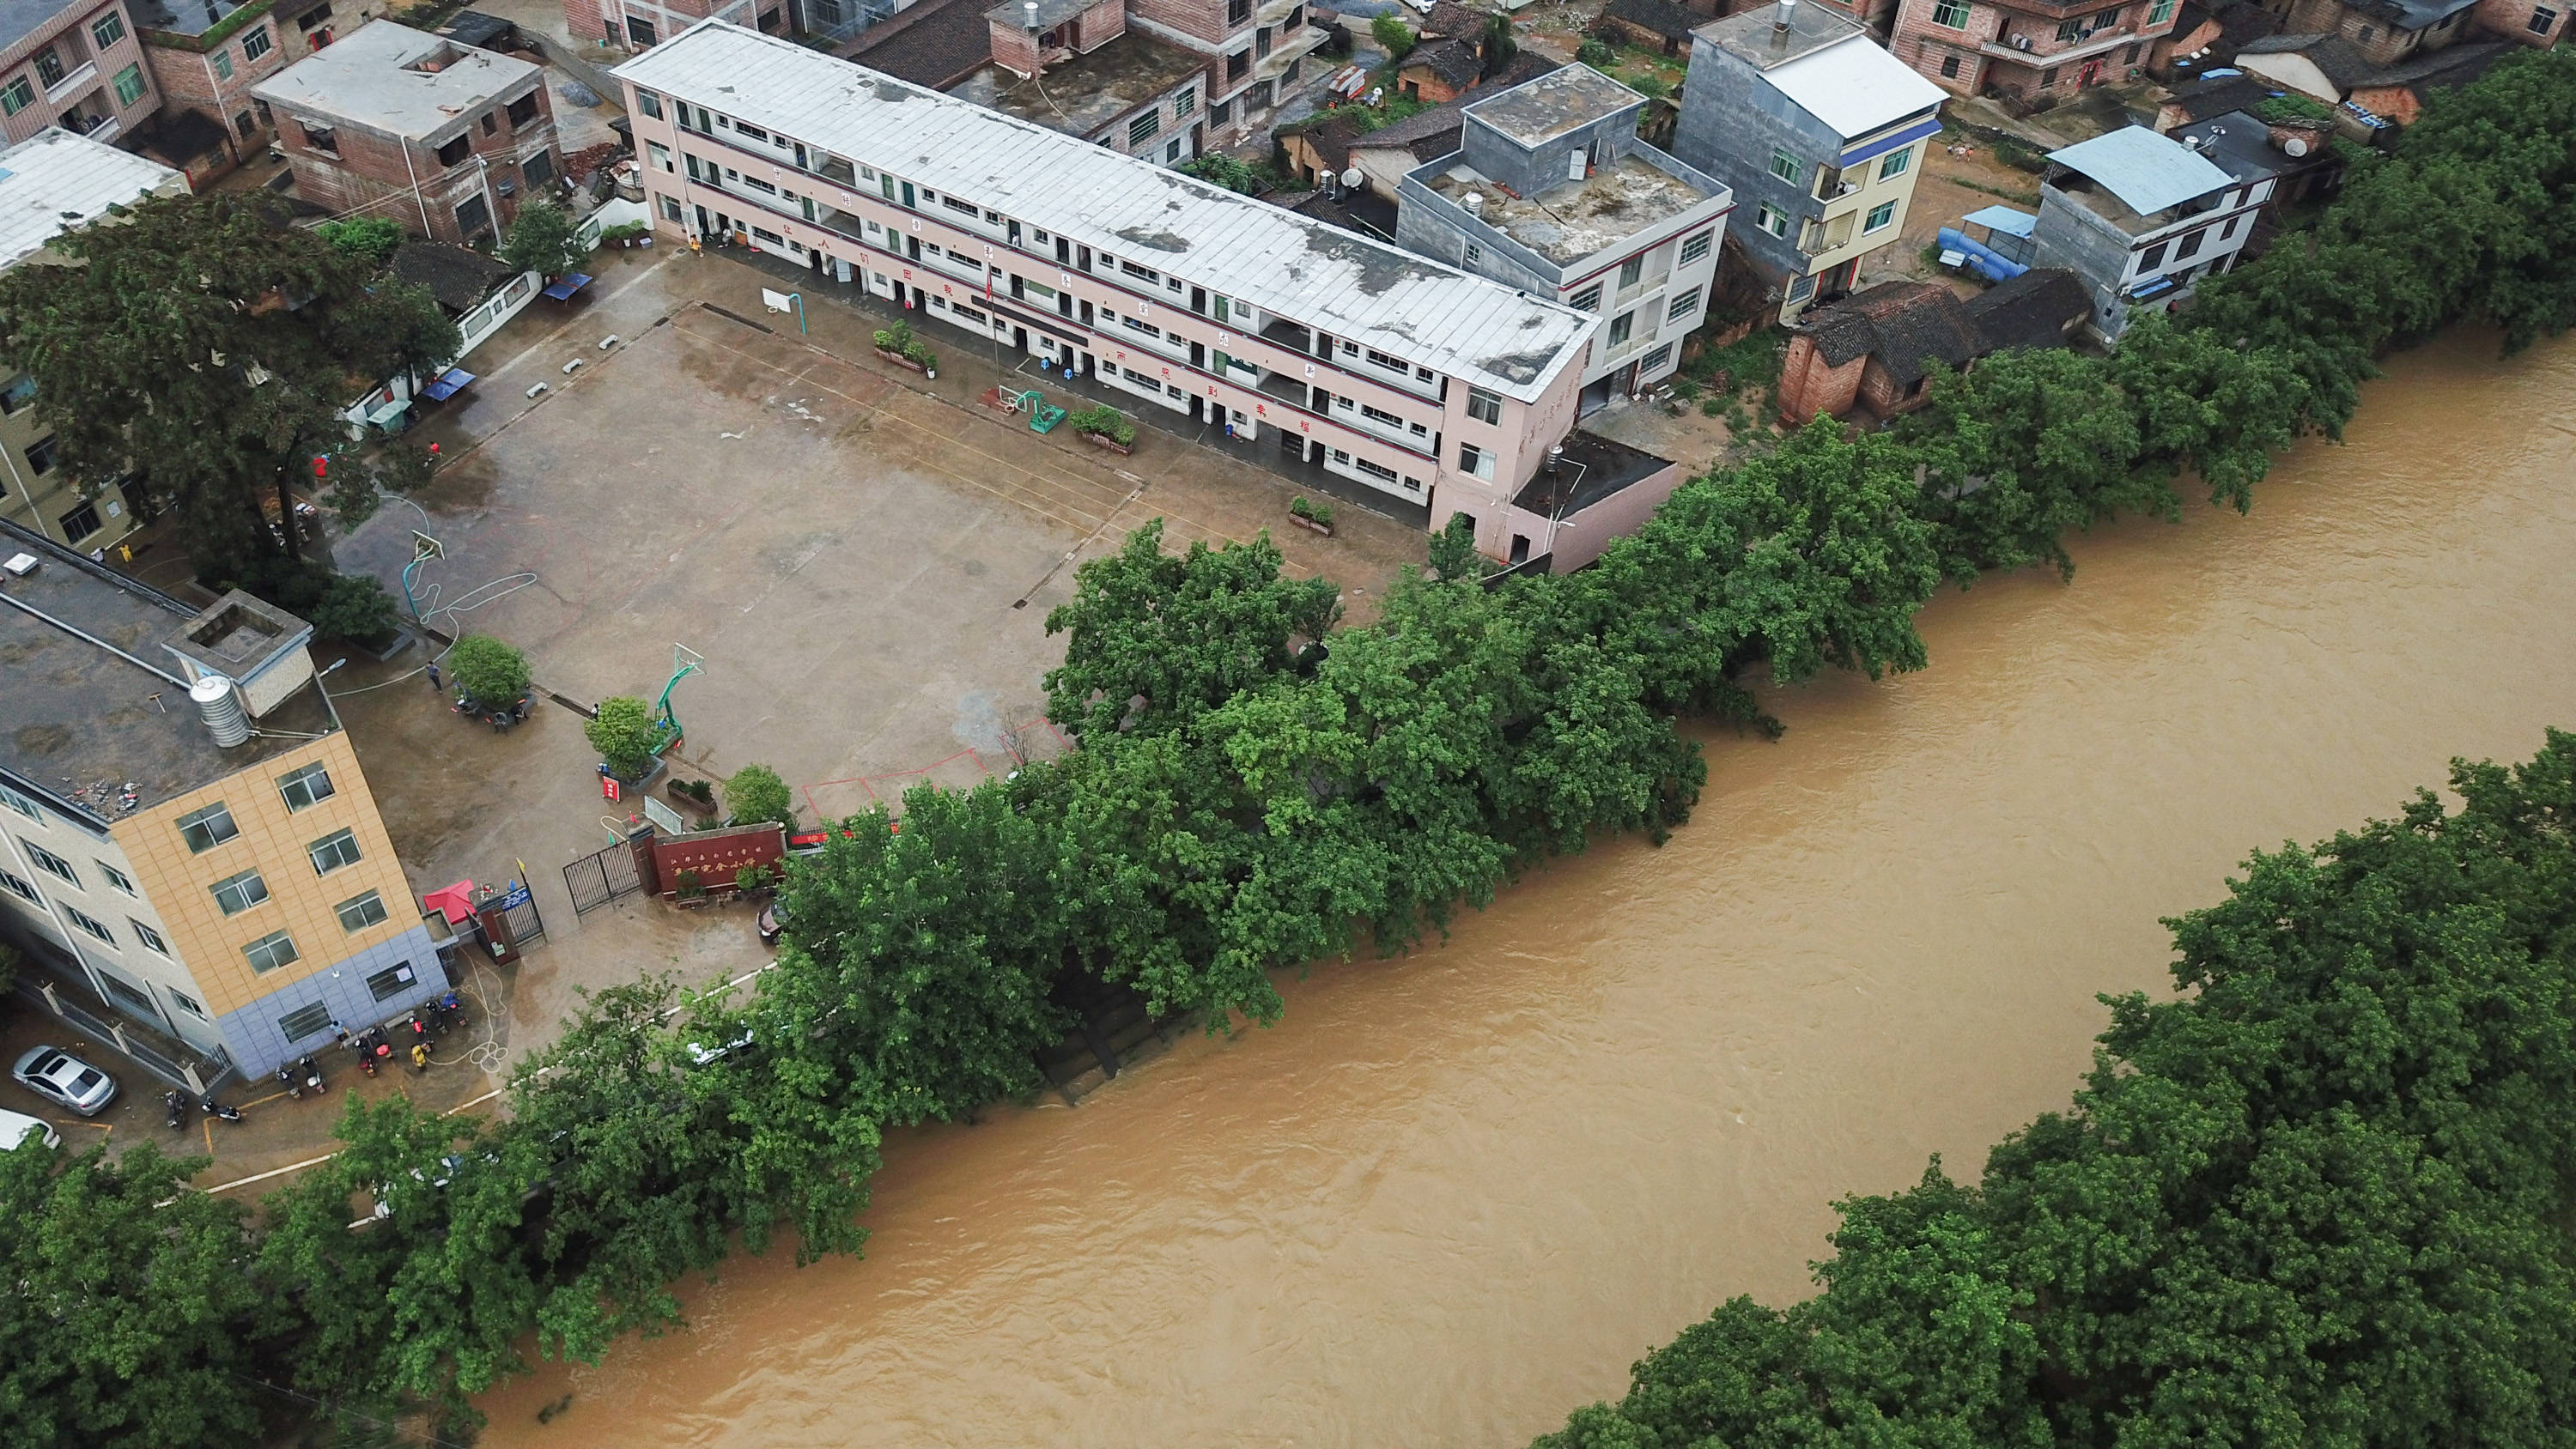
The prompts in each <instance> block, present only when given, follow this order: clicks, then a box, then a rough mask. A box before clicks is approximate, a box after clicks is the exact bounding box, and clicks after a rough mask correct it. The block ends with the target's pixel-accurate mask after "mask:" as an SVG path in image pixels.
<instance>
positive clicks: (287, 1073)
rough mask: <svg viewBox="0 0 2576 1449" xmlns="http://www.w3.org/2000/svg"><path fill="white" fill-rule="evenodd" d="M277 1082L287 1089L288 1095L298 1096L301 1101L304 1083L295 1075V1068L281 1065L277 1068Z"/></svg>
mask: <svg viewBox="0 0 2576 1449" xmlns="http://www.w3.org/2000/svg"><path fill="white" fill-rule="evenodd" d="M277 1084H278V1085H279V1086H281V1087H284V1088H285V1089H286V1095H288V1096H290V1097H293V1098H296V1099H297V1100H299V1101H300V1100H302V1099H303V1096H304V1083H303V1081H302V1080H301V1079H299V1078H298V1077H297V1076H296V1075H295V1071H294V1069H293V1068H291V1067H279V1068H278V1069H277Z"/></svg>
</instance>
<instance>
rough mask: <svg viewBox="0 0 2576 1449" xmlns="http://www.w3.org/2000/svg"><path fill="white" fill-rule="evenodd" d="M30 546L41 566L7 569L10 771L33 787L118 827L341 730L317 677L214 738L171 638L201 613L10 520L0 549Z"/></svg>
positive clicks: (2, 601) (3, 699)
mask: <svg viewBox="0 0 2576 1449" xmlns="http://www.w3.org/2000/svg"><path fill="white" fill-rule="evenodd" d="M19 553H26V554H32V555H34V556H35V557H36V558H37V559H38V560H39V562H38V565H37V567H36V569H35V571H34V572H32V573H30V574H28V575H27V576H26V577H24V578H15V577H9V576H6V575H0V672H5V673H6V675H7V677H8V687H7V688H6V689H0V768H5V769H7V770H8V771H9V772H10V773H12V774H14V775H16V776H18V777H19V778H20V779H22V780H25V781H26V782H27V783H29V784H31V785H34V786H36V787H38V788H39V789H42V790H45V791H48V792H50V793H51V794H53V795H55V796H57V797H59V798H61V799H64V800H68V801H70V802H72V803H73V804H76V805H79V806H80V807H82V808H84V809H86V810H88V811H89V812H90V813H91V814H92V815H95V816H97V817H98V818H99V819H100V820H102V821H106V822H109V823H113V822H114V821H116V820H118V819H120V818H122V817H124V816H126V815H129V814H132V813H133V812H134V811H136V810H140V809H146V808H149V807H151V806H153V805H157V804H159V803H160V802H162V801H164V800H167V799H169V798H171V797H172V796H175V795H183V794H186V793H187V792H188V791H191V790H195V789H198V788H200V787H202V786H205V785H208V784H211V783H213V782H214V781H216V780H220V779H222V778H224V777H225V776H227V775H230V774H233V773H234V772H236V771H239V770H242V769H246V768H248V767H249V766H252V765H255V764H257V763H259V762H260V761H261V760H263V759H267V758H269V757H270V756H273V755H277V754H280V753H283V752H284V751H286V750H290V749H293V748H295V747H296V746H297V745H298V744H301V743H302V742H303V741H302V740H301V739H298V738H295V736H299V735H300V736H305V737H311V736H315V735H320V734H325V733H329V732H330V731H332V730H333V729H335V728H336V724H335V723H334V721H333V719H332V717H331V710H330V706H329V704H328V703H327V702H326V701H324V700H323V698H322V696H321V690H320V688H319V686H318V685H316V684H307V685H305V686H303V688H302V689H301V690H299V691H298V692H297V693H296V694H295V695H294V696H292V697H290V698H289V699H288V701H287V702H286V703H284V704H282V705H280V706H278V707H277V708H275V709H273V710H271V711H269V713H268V714H266V715H264V716H262V717H261V718H260V719H259V721H258V722H257V723H258V729H259V731H260V732H259V733H254V734H253V735H252V736H251V737H250V739H249V741H248V742H247V743H244V744H240V745H235V746H233V747H232V748H230V749H225V748H223V747H221V746H219V745H217V744H216V743H215V737H214V735H213V734H212V733H211V732H210V731H209V730H208V729H207V727H206V723H205V719H204V717H203V716H201V715H200V714H199V713H198V711H197V707H196V705H195V704H193V703H191V702H190V701H189V698H188V686H187V685H186V684H184V683H182V682H180V681H181V678H182V676H181V675H180V674H179V672H178V670H177V668H176V667H175V666H176V665H177V662H178V661H177V660H175V659H173V658H171V656H170V654H169V653H168V651H167V650H166V649H165V648H164V647H163V646H164V645H165V644H169V643H173V642H177V641H179V640H180V639H181V638H182V636H183V633H184V632H185V631H187V630H188V629H189V626H190V625H191V624H192V623H193V622H195V621H196V620H198V619H200V618H202V617H203V616H202V615H199V614H197V613H195V612H194V611H191V610H190V609H189V608H188V606H187V605H185V604H183V603H180V602H179V601H178V600H176V599H173V598H171V597H169V596H168V595H166V594H163V593H161V592H159V591H158V590H155V589H152V588H149V587H147V586H145V585H143V584H140V583H137V582H135V581H134V580H132V579H128V578H126V577H124V576H123V575H121V574H118V573H116V572H114V571H113V570H111V569H108V568H106V567H105V566H103V565H99V564H94V563H91V562H90V561H89V560H88V559H85V558H82V557H80V556H79V555H78V554H75V553H72V552H71V551H69V550H67V549H63V548H61V547H59V546H56V545H54V544H52V543H50V542H49V541H47V540H46V539H44V538H42V537H41V536H39V535H36V534H33V533H30V532H28V531H27V530H26V529H23V528H20V527H18V526H17V525H15V524H11V523H8V522H6V521H5V520H0V558H6V557H8V556H10V555H13V554H19ZM75 631H77V632H75ZM198 632H201V633H202V632H206V630H205V629H204V626H202V625H200V626H199V630H198ZM83 636H87V637H83ZM221 645H222V638H221V637H220V634H219V635H218V637H217V638H216V640H215V647H217V648H220V647H221ZM127 656H131V657H130V658H129V657H127ZM136 661H141V662H139V663H138V662H136ZM272 732H273V733H272Z"/></svg>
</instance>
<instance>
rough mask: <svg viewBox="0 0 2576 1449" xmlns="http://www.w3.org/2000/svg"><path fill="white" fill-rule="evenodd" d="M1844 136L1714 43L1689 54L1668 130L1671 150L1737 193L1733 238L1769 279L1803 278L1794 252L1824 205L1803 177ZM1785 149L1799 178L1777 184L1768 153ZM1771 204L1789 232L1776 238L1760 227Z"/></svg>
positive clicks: (1837, 150)
mask: <svg viewBox="0 0 2576 1449" xmlns="http://www.w3.org/2000/svg"><path fill="white" fill-rule="evenodd" d="M1842 147H1843V138H1842V137H1841V136H1840V135H1839V134H1837V133H1836V132H1834V131H1833V130H1832V129H1831V128H1829V127H1827V126H1826V125H1824V124H1823V123H1822V122H1820V121H1818V120H1816V119H1815V118H1814V117H1813V116H1810V115H1808V114H1807V113H1806V112H1805V111H1804V110H1802V109H1800V108H1799V107H1797V106H1795V105H1793V104H1791V103H1790V101H1789V99H1788V98H1787V97H1785V96H1783V95H1781V94H1780V93H1779V92H1778V91H1777V90H1774V89H1773V88H1772V87H1771V84H1770V83H1769V82H1767V81H1765V80H1763V79H1762V76H1761V73H1760V72H1758V71H1756V70H1755V69H1754V68H1753V67H1752V66H1750V65H1748V64H1746V63H1745V62H1744V61H1742V60H1740V59H1738V58H1737V57H1735V56H1734V55H1731V54H1729V53H1728V52H1727V50H1726V48H1725V47H1723V46H1717V45H1703V46H1699V47H1697V48H1695V49H1693V50H1692V52H1691V63H1690V76H1689V79H1688V81H1687V83H1686V85H1685V86H1684V89H1683V91H1682V110H1681V119H1680V122H1679V124H1678V125H1677V126H1676V128H1675V130H1674V132H1673V153H1674V154H1675V155H1677V156H1679V157H1680V158H1681V159H1682V160H1683V161H1684V162H1686V163H1688V164H1689V165H1692V166H1695V167H1698V168H1699V169H1700V170H1702V171H1705V172H1707V173H1708V174H1709V175H1711V176H1714V177H1716V178H1717V179H1718V180H1720V181H1723V182H1725V183H1726V184H1727V187H1728V188H1729V189H1730V190H1732V191H1733V192H1734V193H1735V208H1736V221H1735V236H1736V240H1737V241H1739V242H1741V243H1742V244H1743V246H1744V250H1745V253H1746V254H1747V255H1748V256H1750V257H1751V258H1752V259H1753V261H1754V262H1755V263H1756V264H1757V265H1758V266H1760V267H1761V268H1762V269H1763V270H1764V271H1766V272H1768V273H1770V274H1771V275H1772V276H1774V277H1775V278H1786V277H1796V276H1803V275H1805V274H1806V272H1807V270H1808V262H1807V258H1806V256H1805V255H1804V254H1803V253H1801V252H1800V251H1799V250H1798V232H1799V228H1800V227H1801V226H1802V225H1803V224H1804V223H1805V222H1806V220H1807V219H1808V218H1811V217H1820V216H1822V215H1823V214H1824V203H1822V202H1820V201H1818V200H1816V199H1815V197H1813V196H1812V195H1810V194H1809V193H1808V185H1807V178H1810V177H1812V175H1813V173H1814V167H1815V165H1816V163H1817V162H1819V161H1830V160H1832V159H1833V158H1834V157H1836V156H1838V155H1840V154H1841V152H1842ZM1774 148H1778V149H1780V150H1785V151H1787V152H1788V153H1789V154H1791V155H1793V156H1796V157H1797V158H1799V161H1800V165H1801V170H1800V173H1799V174H1800V178H1801V179H1800V180H1799V181H1798V182H1795V183H1792V182H1787V181H1783V180H1781V179H1780V178H1779V177H1777V176H1775V175H1773V174H1772V172H1771V169H1770V168H1771V152H1772V151H1773V149H1774ZM1766 205H1767V206H1770V207H1772V208H1773V209H1775V210H1776V211H1778V212H1780V213H1782V214H1783V215H1785V216H1787V217H1788V219H1789V234H1788V235H1787V236H1786V237H1777V236H1773V235H1771V234H1770V233H1769V232H1766V231H1764V230H1763V229H1762V228H1761V226H1760V224H1759V218H1760V216H1761V212H1762V208H1763V207H1764V206H1766Z"/></svg>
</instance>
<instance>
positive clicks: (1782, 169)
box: [1683, 146, 1914, 261]
mask: <svg viewBox="0 0 2576 1449" xmlns="http://www.w3.org/2000/svg"><path fill="white" fill-rule="evenodd" d="M1861 164H1862V165H1864V166H1866V165H1868V164H1869V163H1867V162H1865V161H1864V162H1862V163H1861ZM1913 164H1914V148H1913V147H1911V146H1899V147H1897V148H1896V149H1895V150H1893V151H1890V152H1888V153H1887V154H1886V155H1884V156H1881V157H1879V158H1878V179H1879V180H1881V181H1893V180H1895V179H1896V178H1897V177H1899V176H1902V175H1904V174H1905V170H1906V168H1907V167H1909V166H1911V165H1913ZM1771 174H1772V175H1774V176H1776V177H1778V178H1780V179H1781V180H1783V181H1785V182H1787V183H1789V184H1790V185H1791V186H1804V185H1805V184H1806V182H1805V180H1804V178H1805V177H1806V175H1807V163H1806V162H1804V161H1801V160H1799V159H1798V158H1797V157H1795V156H1792V155H1790V154H1789V153H1788V152H1787V151H1785V150H1782V149H1781V148H1779V147H1776V146H1775V147H1773V148H1772V149H1771ZM1845 175H1846V173H1845V172H1844V170H1843V168H1841V167H1839V166H1828V165H1821V164H1820V165H1818V166H1817V167H1816V175H1815V187H1814V191H1815V194H1816V195H1817V196H1819V197H1824V198H1825V199H1827V200H1831V199H1832V196H1839V195H1842V194H1844V192H1846V191H1849V190H1850V189H1852V188H1851V186H1850V184H1849V183H1848V182H1847V181H1846V180H1845V179H1844V178H1845ZM1828 192H1831V194H1832V195H1831V196H1829V195H1828V194H1827V193H1828ZM1683 260H1685V261H1687V260H1689V259H1688V258H1684V259H1683Z"/></svg>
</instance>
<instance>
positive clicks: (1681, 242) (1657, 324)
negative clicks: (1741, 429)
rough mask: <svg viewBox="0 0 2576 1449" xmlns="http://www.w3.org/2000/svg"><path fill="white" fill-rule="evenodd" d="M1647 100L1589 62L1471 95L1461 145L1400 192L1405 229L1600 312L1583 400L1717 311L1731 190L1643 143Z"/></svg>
mask: <svg viewBox="0 0 2576 1449" xmlns="http://www.w3.org/2000/svg"><path fill="white" fill-rule="evenodd" d="M1645 105H1646V98H1645V97H1644V96H1641V95H1639V94H1638V93H1636V92H1635V91H1632V90H1630V89H1628V88H1627V87H1626V86H1623V85H1621V84H1620V83H1619V82H1617V81H1615V80H1612V79H1611V78H1610V77H1608V76H1606V75H1603V74H1602V73H1601V72H1599V71H1597V70H1594V69H1593V68H1592V67H1590V66H1588V65H1573V66H1567V67H1565V68H1564V69H1562V70H1558V71H1554V72H1551V73H1550V74H1547V75H1544V76H1541V77H1539V78H1538V79H1536V80H1533V81H1528V82H1525V83H1523V84H1521V85H1517V86H1514V87H1512V88H1511V89H1510V90H1507V91H1503V92H1501V93H1500V94H1498V95H1492V96H1488V97H1485V98H1484V99H1482V100H1479V101H1476V102H1473V103H1472V104H1470V105H1468V106H1467V107H1466V109H1465V111H1464V112H1463V113H1462V119H1463V126H1462V129H1461V133H1460V138H1459V149H1458V150H1457V151H1456V152H1455V153H1454V154H1451V155H1448V156H1443V157H1441V158H1439V159H1438V160H1435V161H1432V162H1430V163H1428V164H1426V165H1423V166H1421V167H1419V168H1417V169H1415V170H1414V171H1413V172H1411V173H1410V174H1408V175H1407V176H1406V177H1405V178H1404V180H1403V181H1402V183H1400V184H1399V185H1398V187H1397V190H1396V232H1395V235H1396V241H1397V242H1398V243H1399V244H1401V245H1403V246H1404V247H1406V248H1407V249H1408V250H1411V251H1415V252H1418V253H1420V254H1422V255H1424V256H1427V257H1431V258H1434V259H1435V260H1438V261H1443V262H1447V263H1449V264H1451V265H1452V266H1456V267H1459V268H1461V269H1462V270H1465V271H1470V272H1474V273H1477V274H1478V275H1480V276H1486V277H1491V278H1493V279H1494V280H1495V281H1498V282H1501V283H1503V284H1504V285H1506V286H1509V287H1513V288H1515V289H1518V290H1520V291H1524V292H1530V293H1534V294H1536V295H1538V296H1542V297H1546V298H1549V299H1551V300H1553V301H1557V302H1562V303H1564V304H1565V305H1566V306H1569V307H1572V308H1573V309H1574V310H1576V311H1578V312H1584V313H1588V314H1591V315H1593V316H1597V317H1600V318H1603V319H1604V322H1605V325H1604V326H1603V327H1602V329H1601V330H1600V331H1599V332H1598V333H1596V334H1594V336H1593V339H1592V345H1591V349H1590V351H1589V352H1587V353H1586V354H1585V358H1584V367H1583V394H1582V408H1583V410H1584V411H1585V412H1590V411H1592V410H1594V409H1596V408H1599V407H1601V406H1602V405H1603V404H1605V403H1607V402H1608V401H1609V400H1610V399H1611V398H1612V397H1613V396H1616V395H1621V394H1633V393H1635V392H1636V391H1638V390H1639V389H1640V388H1643V387H1645V386H1647V385H1649V384H1651V383H1653V382H1655V381H1656V380H1657V379H1659V378H1662V377H1664V376H1667V375H1668V374H1670V373H1671V372H1672V371H1673V369H1674V368H1675V367H1676V366H1677V365H1678V364H1679V361H1680V355H1681V340H1682V338H1684V337H1685V336H1688V335H1689V334H1690V332H1691V330H1692V329H1693V328H1695V327H1697V326H1699V324H1700V321H1701V319H1702V318H1704V317H1706V316H1707V315H1708V296H1709V291H1710V285H1709V284H1710V281H1711V279H1712V278H1713V277H1714V276H1715V274H1716V270H1717V249H1718V241H1719V238H1720V235H1721V234H1722V233H1723V231H1724V230H1725V226H1726V216H1727V213H1728V211H1730V210H1731V209H1732V208H1733V207H1734V204H1735V202H1734V194H1733V193H1732V192H1730V191H1729V190H1728V189H1727V187H1726V185H1725V183H1723V182H1721V181H1719V180H1717V179H1716V178H1715V177H1712V176H1709V175H1707V174H1706V173H1704V172H1702V171H1699V170H1697V169H1696V168H1693V167H1691V166H1687V165H1684V164H1683V163H1682V162H1681V161H1680V160H1678V159H1676V158H1675V157H1672V156H1669V155H1666V154H1665V153H1664V152H1662V151H1660V150H1657V149H1656V148H1655V147H1653V146H1650V145H1648V144H1646V142H1645V141H1643V140H1642V139H1640V138H1639V137H1638V135H1637V120H1638V117H1639V116H1640V115H1641V114H1642V113H1643V111H1644V109H1645Z"/></svg>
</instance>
